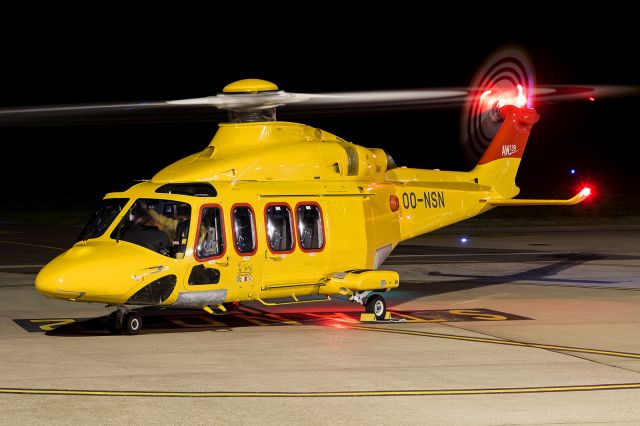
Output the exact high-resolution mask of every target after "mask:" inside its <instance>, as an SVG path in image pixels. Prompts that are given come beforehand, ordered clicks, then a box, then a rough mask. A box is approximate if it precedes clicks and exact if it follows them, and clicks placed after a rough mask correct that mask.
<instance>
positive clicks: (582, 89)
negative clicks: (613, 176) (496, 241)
mask: <svg viewBox="0 0 640 426" xmlns="http://www.w3.org/2000/svg"><path fill="white" fill-rule="evenodd" d="M638 94H640V88H639V87H637V86H587V85H585V86H566V85H563V86H553V85H549V86H538V87H536V88H535V91H534V94H533V101H534V102H533V104H534V106H535V105H538V104H539V103H543V102H558V101H579V100H582V101H585V100H594V99H598V98H605V97H619V96H634V95H638ZM467 95H469V96H467ZM465 96H466V99H467V102H468V101H469V99H474V96H481V93H480V89H477V88H460V87H456V88H445V89H414V90H384V91H362V92H343V93H320V94H314V93H288V92H283V91H278V92H263V93H257V94H220V95H217V96H208V97H203V98H193V99H182V100H173V101H152V102H122V103H100V104H78V105H50V106H46V105H45V106H35V107H15V108H0V126H32V125H67V124H113V123H143V122H156V121H166V122H189V121H216V119H219V118H220V117H221V115H220V114H219V113H218V111H219V110H220V109H231V110H239V111H242V110H250V109H264V108H272V107H277V106H283V105H287V110H291V109H294V110H302V111H310V112H312V111H320V112H322V111H324V112H326V111H336V112H339V113H347V112H358V111H363V110H372V109H375V110H378V111H381V110H387V109H388V110H420V109H426V108H433V107H436V108H440V107H451V106H460V105H462V104H464V103H465Z"/></svg>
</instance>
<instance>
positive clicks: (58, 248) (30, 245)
mask: <svg viewBox="0 0 640 426" xmlns="http://www.w3.org/2000/svg"><path fill="white" fill-rule="evenodd" d="M0 243H3V244H16V245H19V246H29V247H40V248H47V249H52V250H60V251H65V250H67V249H64V248H61V247H53V246H45V245H41V244H27V243H18V242H16V241H5V240H0Z"/></svg>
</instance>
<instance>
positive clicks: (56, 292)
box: [36, 260, 86, 300]
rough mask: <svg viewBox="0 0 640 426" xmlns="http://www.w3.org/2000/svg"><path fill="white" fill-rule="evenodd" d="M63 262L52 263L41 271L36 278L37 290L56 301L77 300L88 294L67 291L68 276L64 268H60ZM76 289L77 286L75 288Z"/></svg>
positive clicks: (78, 291)
mask: <svg viewBox="0 0 640 426" xmlns="http://www.w3.org/2000/svg"><path fill="white" fill-rule="evenodd" d="M60 263H61V262H55V260H54V261H52V262H51V263H49V264H48V265H46V266H45V267H44V268H42V269H41V270H40V272H39V273H38V275H37V276H36V290H38V292H40V293H41V294H43V295H45V296H47V297H52V298H55V299H64V300H77V299H78V298H79V297H82V296H84V295H85V294H86V292H85V291H80V290H77V291H74V290H66V288H68V287H70V286H69V284H70V283H69V279H68V278H67V279H65V276H66V275H68V274H66V273H65V271H64V268H61V267H60ZM74 287H75V286H74Z"/></svg>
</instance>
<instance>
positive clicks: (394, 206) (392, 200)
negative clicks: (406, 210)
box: [389, 195, 400, 212]
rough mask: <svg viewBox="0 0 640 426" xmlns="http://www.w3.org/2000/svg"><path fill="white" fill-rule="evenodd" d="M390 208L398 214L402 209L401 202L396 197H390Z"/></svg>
mask: <svg viewBox="0 0 640 426" xmlns="http://www.w3.org/2000/svg"><path fill="white" fill-rule="evenodd" d="M389 207H391V211H392V212H397V211H398V209H399V208H400V200H398V197H396V196H395V195H391V196H389Z"/></svg>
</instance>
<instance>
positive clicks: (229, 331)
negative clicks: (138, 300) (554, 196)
mask: <svg viewBox="0 0 640 426" xmlns="http://www.w3.org/2000/svg"><path fill="white" fill-rule="evenodd" d="M77 231H78V230H77V229H72V228H63V227H57V228H54V227H35V226H29V227H27V226H17V225H0V424H45V423H46V424H94V423H100V424H121V423H125V422H126V423H133V424H158V423H160V424H178V423H179V424H283V423H285V424H286V423H296V424H298V423H304V424H347V423H350V424H363V423H369V424H371V423H377V424H430V423H437V424H550V423H553V424H571V423H579V424H585V423H605V424H613V423H626V422H631V423H640V228H638V227H626V228H623V227H609V228H607V227H598V228H520V229H485V230H481V229H465V228H460V227H452V228H448V229H445V230H442V231H439V232H436V233H432V234H428V235H425V236H422V237H419V238H416V239H413V240H410V241H408V242H407V243H405V244H403V245H401V246H400V247H399V248H398V249H396V251H394V252H393V254H392V256H391V257H390V258H389V259H388V260H387V262H386V263H385V266H384V268H389V269H394V270H397V271H399V272H400V277H401V285H400V288H399V289H397V290H395V291H392V292H390V293H387V294H386V295H385V297H387V300H388V303H389V308H390V310H391V311H392V316H393V318H394V321H393V322H383V323H374V324H370V323H360V322H359V321H358V320H357V319H358V318H359V313H360V308H359V307H358V306H356V305H354V304H350V303H345V302H343V301H340V300H334V301H332V302H329V303H326V304H311V305H300V306H296V305H294V306H293V307H291V306H288V307H286V308H283V307H280V308H265V307H263V306H261V305H259V304H245V305H243V306H242V307H241V308H240V310H239V311H237V312H234V313H231V314H229V315H224V316H215V317H213V316H211V315H208V314H206V313H204V312H203V311H194V310H179V311H178V310H162V311H159V310H157V309H144V310H142V311H141V315H142V316H143V323H144V330H143V331H142V332H141V334H140V335H138V336H112V335H109V334H108V333H107V332H106V328H105V319H106V315H107V314H108V313H109V312H110V309H105V308H104V307H103V306H102V305H89V304H82V303H77V304H76V303H70V302H64V301H55V300H50V299H47V298H45V297H43V296H41V295H39V294H38V293H37V292H36V291H35V289H34V286H33V283H34V277H35V274H36V273H37V271H38V270H39V269H40V268H41V267H42V265H44V264H45V263H46V262H47V261H49V260H50V259H52V258H53V257H55V256H56V255H57V254H59V253H61V252H62V250H64V249H65V248H67V247H69V246H70V245H71V244H72V242H73V239H74V237H75V236H76V234H77ZM462 236H464V237H466V238H467V239H468V241H467V242H466V243H461V242H460V238H461V237H462Z"/></svg>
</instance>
